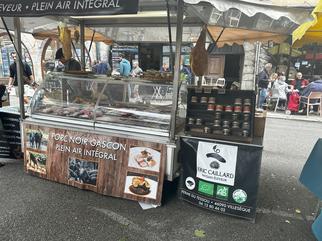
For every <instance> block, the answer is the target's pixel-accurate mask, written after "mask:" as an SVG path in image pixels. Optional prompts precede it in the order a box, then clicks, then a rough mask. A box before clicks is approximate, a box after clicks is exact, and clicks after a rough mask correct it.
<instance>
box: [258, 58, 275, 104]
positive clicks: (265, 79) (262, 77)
mask: <svg viewBox="0 0 322 241" xmlns="http://www.w3.org/2000/svg"><path fill="white" fill-rule="evenodd" d="M271 70H272V64H271V63H267V64H265V66H264V69H263V70H262V72H260V73H259V74H258V88H259V99H258V107H259V108H261V109H262V108H263V104H264V103H265V101H266V97H267V95H268V91H267V89H268V84H269V82H270V71H271Z"/></svg>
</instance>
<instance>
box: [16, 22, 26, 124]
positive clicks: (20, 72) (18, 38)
mask: <svg viewBox="0 0 322 241" xmlns="http://www.w3.org/2000/svg"><path fill="white" fill-rule="evenodd" d="M14 28H15V46H16V51H17V56H18V58H19V61H16V64H17V80H18V89H19V91H18V92H19V107H20V108H19V110H20V118H21V119H22V120H24V119H25V103H24V99H23V97H24V83H23V66H24V65H23V62H22V48H21V26H20V18H18V17H15V18H14ZM16 94H17V93H16Z"/></svg>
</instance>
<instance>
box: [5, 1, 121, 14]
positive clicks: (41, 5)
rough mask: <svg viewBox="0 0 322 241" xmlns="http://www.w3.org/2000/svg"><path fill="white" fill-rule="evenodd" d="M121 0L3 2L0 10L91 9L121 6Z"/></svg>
mask: <svg viewBox="0 0 322 241" xmlns="http://www.w3.org/2000/svg"><path fill="white" fill-rule="evenodd" d="M120 7H121V6H120V4H119V0H73V1H49V2H48V1H34V2H31V3H30V4H29V5H28V4H26V3H1V4H0V12H22V11H24V10H31V11H37V12H40V11H50V10H89V9H109V8H120Z"/></svg>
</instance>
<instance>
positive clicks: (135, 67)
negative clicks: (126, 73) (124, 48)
mask: <svg viewBox="0 0 322 241" xmlns="http://www.w3.org/2000/svg"><path fill="white" fill-rule="evenodd" d="M142 74H143V70H142V69H141V68H140V66H139V63H138V62H133V68H132V72H131V75H132V77H138V76H141V75H142Z"/></svg>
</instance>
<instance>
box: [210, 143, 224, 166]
mask: <svg viewBox="0 0 322 241" xmlns="http://www.w3.org/2000/svg"><path fill="white" fill-rule="evenodd" d="M212 149H213V150H214V152H211V153H207V154H206V157H207V158H210V157H211V158H214V159H216V160H215V161H213V162H211V163H210V167H211V168H213V169H218V168H219V167H220V164H219V162H222V163H226V160H225V158H223V157H222V156H221V155H219V153H220V149H217V145H214V146H213V148H212Z"/></svg>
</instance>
